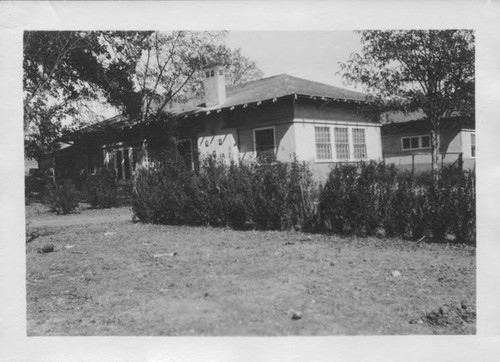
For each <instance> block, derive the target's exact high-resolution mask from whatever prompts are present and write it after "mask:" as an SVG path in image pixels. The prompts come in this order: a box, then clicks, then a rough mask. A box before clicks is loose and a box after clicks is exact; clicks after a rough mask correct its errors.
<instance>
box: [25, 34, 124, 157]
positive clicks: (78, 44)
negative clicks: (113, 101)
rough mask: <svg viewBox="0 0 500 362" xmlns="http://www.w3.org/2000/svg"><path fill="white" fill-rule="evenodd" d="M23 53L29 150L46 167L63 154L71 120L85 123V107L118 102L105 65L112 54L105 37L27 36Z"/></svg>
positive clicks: (67, 35)
mask: <svg viewBox="0 0 500 362" xmlns="http://www.w3.org/2000/svg"><path fill="white" fill-rule="evenodd" d="M123 34H124V35H125V36H126V35H127V34H126V33H123ZM119 35H120V36H123V35H122V34H119ZM23 50H24V54H23V55H24V60H23V68H24V74H23V87H24V130H25V151H26V155H27V156H28V157H34V158H35V159H36V160H37V161H39V162H40V160H41V158H42V157H43V156H44V155H46V154H50V153H52V152H53V151H55V150H56V149H57V145H58V141H57V139H58V137H60V136H61V134H62V133H63V132H64V130H65V129H67V128H68V127H65V126H64V124H63V121H64V120H65V119H68V117H74V119H75V120H80V121H81V120H82V117H75V116H77V115H78V114H82V113H88V112H86V111H83V110H84V109H85V107H87V106H86V104H85V102H88V101H91V100H95V99H98V98H100V97H101V98H102V97H105V96H107V97H108V98H112V96H113V93H112V92H111V90H112V88H110V87H109V86H108V85H105V84H103V79H107V78H109V76H108V77H106V76H105V75H106V74H108V73H110V72H111V71H112V69H105V68H104V67H103V63H102V59H103V58H105V57H110V54H109V50H110V49H109V47H107V45H106V44H105V43H104V42H103V41H102V32H72V31H57V32H56V31H27V32H25V33H24V49H23ZM87 108H88V107H87ZM87 111H88V109H87ZM86 121H89V119H87V120H86ZM90 121H91V120H90ZM76 125H77V124H73V126H76Z"/></svg>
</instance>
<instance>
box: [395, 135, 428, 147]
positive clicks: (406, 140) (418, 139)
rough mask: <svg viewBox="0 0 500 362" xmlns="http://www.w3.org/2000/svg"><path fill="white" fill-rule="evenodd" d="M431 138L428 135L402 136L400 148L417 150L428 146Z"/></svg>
mask: <svg viewBox="0 0 500 362" xmlns="http://www.w3.org/2000/svg"><path fill="white" fill-rule="evenodd" d="M430 147H431V138H430V136H429V135H425V136H412V137H403V138H402V139H401V149H403V150H418V149H421V148H430Z"/></svg>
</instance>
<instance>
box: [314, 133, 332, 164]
mask: <svg viewBox="0 0 500 362" xmlns="http://www.w3.org/2000/svg"><path fill="white" fill-rule="evenodd" d="M314 130H315V135H316V158H317V159H318V160H331V159H332V144H331V140H330V128H329V127H314Z"/></svg>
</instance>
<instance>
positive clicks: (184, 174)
mask: <svg viewBox="0 0 500 362" xmlns="http://www.w3.org/2000/svg"><path fill="white" fill-rule="evenodd" d="M131 203H132V209H133V212H134V213H135V215H136V216H137V217H138V218H139V220H141V221H142V222H148V223H159V224H178V225H179V224H182V225H212V226H229V227H232V228H236V229H245V228H257V229H263V230H283V229H292V228H293V229H296V230H303V231H308V232H324V233H336V234H342V235H360V236H369V235H385V236H387V237H395V236H398V237H409V238H414V239H418V238H420V237H422V236H424V235H426V236H429V237H432V238H434V239H437V240H442V239H443V238H444V237H445V236H446V234H452V235H454V236H455V238H456V240H457V241H460V242H474V241H475V230H476V221H475V220H476V213H475V175H474V172H469V171H465V172H462V171H459V170H457V169H456V168H445V169H443V170H441V171H440V174H439V181H438V182H437V183H435V182H433V179H432V177H431V175H430V174H427V173H424V174H420V175H419V176H418V177H413V176H412V175H411V174H410V173H407V172H406V173H402V172H400V171H398V170H397V169H396V168H395V167H394V166H393V165H386V164H384V163H375V162H371V163H361V164H357V165H348V164H343V165H338V166H336V167H334V168H332V170H331V172H330V173H329V175H328V178H327V180H326V182H325V184H324V185H315V184H314V182H313V180H312V175H311V172H310V170H309V168H308V167H307V165H306V164H304V163H300V162H298V161H294V162H292V163H282V162H275V163H272V164H257V163H234V162H233V163H230V164H229V165H228V164H227V163H225V162H224V161H223V160H220V159H219V160H217V159H214V158H208V159H206V160H205V161H203V162H202V163H201V165H199V168H198V169H197V170H196V171H192V170H191V169H189V168H187V167H186V166H185V165H184V163H182V162H176V161H168V162H163V163H162V164H161V165H157V166H155V167H154V168H150V169H148V170H140V171H139V172H138V174H137V175H136V178H135V182H134V187H133V193H132V196H131Z"/></svg>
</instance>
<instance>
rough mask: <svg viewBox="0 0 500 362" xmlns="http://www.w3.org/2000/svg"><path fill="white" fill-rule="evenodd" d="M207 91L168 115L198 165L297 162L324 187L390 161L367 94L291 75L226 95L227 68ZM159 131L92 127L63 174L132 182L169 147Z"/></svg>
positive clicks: (108, 124)
mask: <svg viewBox="0 0 500 362" xmlns="http://www.w3.org/2000/svg"><path fill="white" fill-rule="evenodd" d="M204 87H205V95H204V96H199V97H192V98H189V99H187V101H186V102H184V103H177V104H173V105H171V106H170V108H168V109H167V111H168V112H169V113H170V114H172V115H173V117H174V119H175V123H176V127H177V147H178V150H179V152H180V153H181V154H183V155H184V156H185V157H187V159H188V160H189V162H191V163H195V162H196V161H197V159H198V158H200V157H201V158H202V157H204V156H206V155H215V156H218V157H223V158H224V159H227V160H231V159H232V160H241V161H247V160H249V161H250V160H262V159H264V158H266V159H269V158H271V159H272V160H279V161H285V162H286V161H291V160H293V159H294V157H296V158H297V159H298V160H300V161H306V162H308V163H309V165H310V168H311V170H312V172H313V175H314V176H315V177H316V178H317V179H324V177H325V176H326V175H327V173H328V171H329V169H330V167H331V166H332V165H333V164H335V163H339V162H358V161H361V160H365V161H367V160H381V159H382V145H381V133H380V129H381V124H380V123H379V122H376V121H373V120H371V119H369V118H367V117H365V116H363V115H362V113H361V112H360V106H361V105H362V104H364V102H365V95H364V94H362V93H358V92H353V91H349V90H345V89H341V88H337V87H333V86H330V85H326V84H322V83H318V82H313V81H309V80H305V79H301V78H297V77H293V76H290V75H286V74H282V75H278V76H273V77H269V78H263V79H259V80H255V81H252V82H248V83H244V84H239V85H235V86H231V87H226V85H225V77H224V69H223V68H222V67H219V66H217V67H213V68H211V69H206V70H205V71H204ZM155 127H156V128H155ZM158 127H160V128H161V125H152V124H149V125H144V124H142V125H141V124H133V123H131V122H129V121H128V120H127V119H126V117H123V116H117V117H114V118H111V119H108V120H105V121H103V122H101V123H99V124H96V125H93V126H91V127H87V128H86V129H84V130H82V132H79V133H78V137H76V138H75V139H74V140H73V146H72V147H71V148H70V149H67V150H66V157H61V160H60V162H59V166H60V167H59V169H60V170H59V171H57V170H56V173H59V175H60V176H70V174H69V173H68V170H69V169H70V168H71V167H72V168H73V171H76V172H77V173H78V172H80V173H81V172H86V173H93V172H95V170H96V169H97V168H98V167H99V166H100V165H108V167H111V168H113V169H114V170H115V171H116V173H117V175H118V178H119V179H128V178H130V177H131V175H132V173H133V171H134V170H135V169H136V168H137V167H139V166H140V165H141V164H143V163H144V162H147V161H148V158H149V156H150V153H151V152H150V150H151V149H153V148H161V147H162V138H163V141H165V142H166V138H167V137H168V131H165V130H164V131H161V130H160V129H159V128H158ZM165 127H167V126H165ZM167 128H168V127H167ZM138 132H141V133H142V134H143V135H145V134H149V135H150V136H151V137H153V138H155V139H154V140H148V145H147V146H148V147H147V150H148V152H144V148H141V144H140V142H138V140H137V139H136V140H134V137H133V136H134V135H137V134H138ZM73 173H74V172H73Z"/></svg>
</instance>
